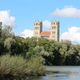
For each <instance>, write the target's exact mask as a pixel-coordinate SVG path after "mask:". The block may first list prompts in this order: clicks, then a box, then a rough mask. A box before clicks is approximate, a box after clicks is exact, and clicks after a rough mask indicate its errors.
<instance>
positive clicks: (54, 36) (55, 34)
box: [34, 21, 60, 41]
mask: <svg viewBox="0 0 80 80" xmlns="http://www.w3.org/2000/svg"><path fill="white" fill-rule="evenodd" d="M34 26H35V28H34V37H37V38H40V37H42V38H47V39H50V40H55V41H59V32H60V30H59V27H60V26H59V22H57V21H52V22H51V29H50V31H43V30H42V29H43V23H42V22H41V21H36V22H35V23H34Z"/></svg>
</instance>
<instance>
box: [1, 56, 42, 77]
mask: <svg viewBox="0 0 80 80" xmlns="http://www.w3.org/2000/svg"><path fill="white" fill-rule="evenodd" d="M38 74H39V75H42V74H43V65H42V63H41V60H40V58H39V59H38V58H35V59H34V58H32V59H31V60H29V61H26V60H25V59H24V58H23V57H21V56H10V55H4V56H0V76H6V75H10V76H24V75H29V76H30V75H38Z"/></svg>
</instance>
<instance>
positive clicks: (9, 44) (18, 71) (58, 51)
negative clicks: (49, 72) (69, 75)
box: [0, 26, 80, 76]
mask: <svg viewBox="0 0 80 80" xmlns="http://www.w3.org/2000/svg"><path fill="white" fill-rule="evenodd" d="M43 65H48V66H53V65H80V45H77V44H76V45H75V44H72V43H71V42H70V41H61V42H57V41H54V40H48V39H44V38H38V39H37V38H34V37H33V38H26V39H24V38H22V37H19V36H15V35H14V34H13V32H12V30H11V27H9V26H6V27H4V28H1V27H0V75H13V76H14V75H17V76H18V75H25V74H26V75H43V74H44V72H45V71H44V67H43Z"/></svg>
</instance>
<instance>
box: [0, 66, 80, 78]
mask: <svg viewBox="0 0 80 80" xmlns="http://www.w3.org/2000/svg"><path fill="white" fill-rule="evenodd" d="M46 70H47V74H46V76H41V77H26V78H24V79H18V78H17V79H13V80H80V67H79V66H53V67H46ZM0 80H2V79H0ZM4 80H12V79H4Z"/></svg>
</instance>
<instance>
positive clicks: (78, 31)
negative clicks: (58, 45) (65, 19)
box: [61, 27, 80, 42]
mask: <svg viewBox="0 0 80 80" xmlns="http://www.w3.org/2000/svg"><path fill="white" fill-rule="evenodd" d="M61 39H63V40H70V41H72V42H80V27H70V28H68V31H67V32H64V33H62V35H61Z"/></svg>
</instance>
